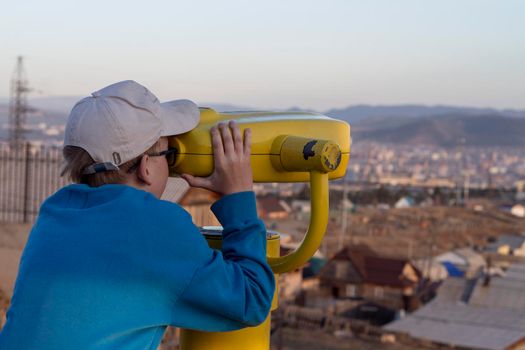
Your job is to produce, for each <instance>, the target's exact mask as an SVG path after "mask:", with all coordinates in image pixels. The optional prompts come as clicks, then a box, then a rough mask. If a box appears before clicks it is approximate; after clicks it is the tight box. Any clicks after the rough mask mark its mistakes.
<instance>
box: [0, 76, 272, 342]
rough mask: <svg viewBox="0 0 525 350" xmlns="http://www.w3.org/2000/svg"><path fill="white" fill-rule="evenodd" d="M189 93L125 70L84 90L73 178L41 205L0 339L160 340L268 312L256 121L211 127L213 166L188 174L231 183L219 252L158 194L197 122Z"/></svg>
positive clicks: (69, 134) (216, 187) (76, 118)
mask: <svg viewBox="0 0 525 350" xmlns="http://www.w3.org/2000/svg"><path fill="white" fill-rule="evenodd" d="M198 121H199V110H198V108H197V107H196V105H195V104H193V103H192V102H190V101H187V100H178V101H172V102H167V103H159V101H158V100H157V98H156V97H155V96H154V95H153V94H152V93H151V92H150V91H149V90H148V89H146V88H145V87H143V86H141V85H139V84H137V83H136V82H133V81H123V82H119V83H116V84H113V85H110V86H108V87H106V88H104V89H102V90H99V91H97V92H95V93H93V94H92V96H90V97H87V98H85V99H83V100H81V101H80V102H78V103H77V104H76V105H75V107H73V110H72V111H71V114H70V116H69V119H68V123H67V126H66V133H65V142H64V146H65V147H64V158H65V161H66V163H65V168H64V173H65V174H67V175H69V176H70V178H71V179H72V180H73V181H74V182H76V184H73V185H69V186H66V187H65V188H63V189H61V190H59V191H58V192H57V193H55V194H54V195H53V196H51V197H50V198H48V199H47V200H46V201H45V202H44V204H43V205H42V207H41V210H40V215H39V218H38V220H37V222H36V223H35V225H34V227H33V229H32V231H31V233H30V237H29V239H28V242H27V244H26V247H25V250H24V253H23V256H22V259H21V263H20V269H19V273H18V278H17V282H16V286H15V290H14V293H13V298H12V301H11V306H10V308H9V310H8V313H7V322H6V324H5V326H4V328H3V330H2V331H1V332H0V349H3V350H8V349H17V350H19V349H156V348H157V346H158V344H159V342H160V340H161V338H162V335H163V333H164V330H165V328H166V326H167V325H173V326H176V327H183V328H191V329H198V330H204V331H228V330H234V329H239V328H242V327H246V326H250V325H256V324H259V323H261V322H262V321H264V319H265V318H266V316H267V314H268V312H269V309H270V305H271V299H272V296H273V292H274V288H275V283H274V278H273V273H272V271H271V270H270V268H269V266H268V265H267V264H266V237H265V228H264V224H263V223H262V222H261V221H260V220H259V219H258V218H257V214H256V208H255V197H254V193H253V192H252V175H251V167H250V159H249V155H250V142H251V136H250V135H251V134H250V131H249V130H246V131H245V133H244V141H243V137H242V136H241V133H240V131H239V128H238V127H237V126H236V125H235V123H233V122H230V123H229V124H219V125H218V127H217V126H216V127H213V128H212V130H211V137H212V144H213V151H214V162H215V163H214V164H215V169H214V172H213V174H212V175H211V176H209V177H207V178H198V177H193V176H190V175H182V176H183V177H184V178H185V179H186V180H187V181H188V182H189V183H190V185H192V186H199V187H203V188H207V189H210V190H212V191H215V192H217V193H219V194H221V195H222V198H221V199H219V200H218V201H217V202H215V203H214V204H213V206H212V210H213V212H214V214H215V215H216V216H217V218H218V220H219V221H220V222H221V224H222V225H223V227H224V231H223V250H222V253H221V252H218V251H215V250H212V249H210V248H209V247H208V245H207V243H206V241H205V240H204V238H203V237H202V236H201V234H200V232H199V230H198V228H197V227H196V226H195V225H194V224H193V223H192V221H191V217H190V216H189V214H188V213H187V212H185V211H184V210H183V209H182V208H181V207H180V206H178V205H177V204H174V203H170V202H166V201H162V200H160V199H159V198H160V196H161V194H162V192H163V191H164V188H165V186H166V181H167V178H168V166H169V165H172V164H173V162H174V160H175V157H176V150H173V149H169V148H168V141H167V138H166V136H170V135H176V134H181V133H184V132H187V131H189V130H191V129H192V128H194V127H195V126H196V125H197V123H198Z"/></svg>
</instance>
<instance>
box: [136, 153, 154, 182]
mask: <svg viewBox="0 0 525 350" xmlns="http://www.w3.org/2000/svg"><path fill="white" fill-rule="evenodd" d="M150 160H151V159H150V157H149V156H148V155H147V154H145V155H143V156H142V158H141V159H140V165H139V167H138V169H137V177H138V178H139V180H141V181H142V182H144V183H145V184H146V185H148V186H151V184H152V182H151V180H152V179H151V169H150V165H151V162H150Z"/></svg>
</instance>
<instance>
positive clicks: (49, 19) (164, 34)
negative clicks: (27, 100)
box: [0, 0, 525, 111]
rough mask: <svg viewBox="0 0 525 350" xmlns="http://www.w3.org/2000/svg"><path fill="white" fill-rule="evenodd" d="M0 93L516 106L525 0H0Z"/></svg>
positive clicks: (259, 104)
mask: <svg viewBox="0 0 525 350" xmlns="http://www.w3.org/2000/svg"><path fill="white" fill-rule="evenodd" d="M0 9H1V10H0V98H1V97H4V98H7V97H8V96H9V82H10V79H11V77H12V75H13V71H14V68H15V64H16V58H17V56H19V55H22V56H23V57H24V64H25V71H26V75H27V78H28V80H29V82H30V84H31V86H32V87H33V88H34V89H35V92H33V93H32V95H30V97H31V96H35V97H41V96H59V95H60V96H63V95H68V96H69V95H78V96H86V95H88V94H89V93H91V92H93V91H95V90H98V89H100V88H102V87H104V86H106V85H109V84H111V83H114V82H116V81H120V80H125V79H133V80H136V81H138V82H140V83H141V84H143V85H145V86H147V87H148V88H149V89H150V90H151V91H153V92H154V93H155V94H156V95H157V96H158V97H159V98H160V99H161V100H170V99H176V98H189V99H192V100H194V101H196V102H197V103H206V102H208V103H210V102H214V103H231V104H235V105H240V106H250V107H254V108H289V107H295V106H296V107H302V108H309V109H314V110H320V111H322V110H327V109H330V108H343V107H346V106H349V105H355V104H375V105H377V104H427V105H437V104H446V105H460V106H475V107H495V108H514V109H524V108H525V1H521V0H514V1H510V0H493V1H487V0H436V1H430V0H428V1H427V0H396V1H392V0H383V1H380V0H376V1H374V0H370V1H369V0H367V1H365V0H361V1H354V0H341V1H336V0H323V1H310V0H302V1H296V0H288V1H287V0H280V1H274V0H265V1H240V0H239V1H233V0H221V1H199V0H194V1H174V0H171V1H156V0H150V1H146V2H145V1H135V0H128V1H110V0H106V1H100V0H91V1H71V0H69V1H58V0H57V1H54V0H48V1H41V0H17V1H14V0H10V1H6V0H0Z"/></svg>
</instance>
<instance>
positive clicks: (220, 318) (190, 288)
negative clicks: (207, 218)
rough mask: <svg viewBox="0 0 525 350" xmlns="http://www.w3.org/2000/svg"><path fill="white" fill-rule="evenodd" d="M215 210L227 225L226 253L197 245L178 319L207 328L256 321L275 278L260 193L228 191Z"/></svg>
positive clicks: (263, 314) (267, 302) (179, 323)
mask: <svg viewBox="0 0 525 350" xmlns="http://www.w3.org/2000/svg"><path fill="white" fill-rule="evenodd" d="M212 211H213V212H214V214H215V216H216V217H217V219H218V220H219V222H220V223H221V224H222V226H223V241H222V252H221V251H217V250H213V249H210V248H208V247H207V246H206V245H202V244H199V245H196V247H195V251H194V252H193V253H194V256H195V257H196V258H197V267H196V269H195V271H194V273H193V276H192V277H191V280H190V282H189V283H188V285H187V286H186V288H185V289H184V290H183V291H182V293H181V294H180V297H179V298H178V299H177V302H176V306H175V308H174V315H173V317H174V319H173V324H174V325H176V326H179V327H184V328H190V329H197V330H205V331H228V330H234V329H239V328H243V327H246V326H254V325H257V324H259V323H261V322H263V321H264V320H265V319H266V316H267V315H268V312H269V310H270V306H271V302H272V298H273V293H274V289H275V281H274V275H273V272H272V271H271V269H270V267H269V266H268V264H267V263H266V229H265V226H264V223H263V222H262V221H261V220H260V219H259V218H258V217H257V210H256V205H255V195H254V193H253V192H251V191H248V192H239V193H234V194H230V195H227V196H224V197H222V198H221V199H220V200H218V201H217V202H216V203H214V205H213V206H212Z"/></svg>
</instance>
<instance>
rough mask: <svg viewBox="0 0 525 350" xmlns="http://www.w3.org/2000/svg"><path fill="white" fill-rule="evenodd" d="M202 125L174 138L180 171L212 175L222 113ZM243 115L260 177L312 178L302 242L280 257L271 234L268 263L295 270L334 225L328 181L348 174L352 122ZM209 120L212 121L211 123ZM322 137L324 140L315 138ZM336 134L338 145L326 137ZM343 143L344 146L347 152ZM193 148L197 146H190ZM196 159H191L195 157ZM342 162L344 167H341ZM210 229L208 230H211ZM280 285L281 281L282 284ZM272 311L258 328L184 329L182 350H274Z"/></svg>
mask: <svg viewBox="0 0 525 350" xmlns="http://www.w3.org/2000/svg"><path fill="white" fill-rule="evenodd" d="M202 117H203V118H202V122H203V125H202V127H201V128H197V129H196V130H194V131H192V132H190V133H188V134H185V135H182V136H181V137H179V138H172V139H171V140H170V145H171V146H172V147H176V148H177V149H178V150H180V154H179V155H178V156H179V161H178V163H177V164H175V166H174V168H173V169H172V171H173V172H174V173H184V172H186V173H191V174H193V175H197V176H207V175H209V174H210V173H211V171H212V169H213V167H212V165H213V159H212V157H211V151H210V150H211V144H210V142H209V136H208V135H209V127H210V126H211V125H212V124H214V123H215V122H216V121H217V120H220V118H222V119H226V117H230V118H231V117H232V115H228V116H224V115H223V116H219V115H217V114H216V113H215V112H214V111H204V112H203V115H202ZM244 117H248V115H237V116H236V118H234V119H236V120H237V121H238V122H239V123H240V125H241V127H252V128H254V129H256V130H257V132H254V133H253V134H254V142H253V147H252V154H251V163H252V168H253V173H254V181H257V182H289V181H308V179H309V181H310V190H311V196H310V203H311V217H310V225H309V227H308V231H307V232H306V235H305V237H304V239H303V241H302V242H301V244H300V246H299V247H298V248H297V249H296V250H295V251H294V252H292V253H290V254H288V255H286V256H282V257H281V256H279V236H278V235H276V234H269V235H268V236H267V255H268V263H269V265H270V266H271V268H272V270H273V272H274V273H275V274H276V281H277V280H278V279H277V277H278V274H281V273H285V272H287V271H292V270H295V269H297V268H299V267H301V266H302V265H304V264H305V263H306V262H307V261H308V260H309V259H310V258H311V257H312V256H313V255H314V253H315V252H316V250H317V249H318V248H319V246H320V244H321V241H322V239H323V237H324V234H325V230H326V226H327V224H328V203H329V201H328V180H329V178H338V177H342V176H344V174H345V172H346V164H347V162H348V159H349V156H350V153H349V152H350V129H349V126H348V124H346V123H344V122H341V121H335V120H332V119H330V118H326V117H320V116H315V115H303V114H301V115H293V116H281V115H265V116H264V117H262V116H257V115H249V117H250V118H245V119H244ZM208 124H209V125H208ZM276 130H279V131H281V132H282V131H284V133H286V131H299V130H300V131H299V132H300V133H301V134H303V136H307V137H299V136H292V135H282V134H281V135H278V136H275V132H276ZM313 135H321V137H320V138H317V137H312V136H313ZM328 135H330V136H336V138H337V140H338V143H335V142H332V141H330V140H326V139H323V138H322V136H325V137H326V136H328ZM339 143H342V144H343V147H344V152H341V149H340V146H339ZM190 146H191V150H190ZM190 160H191V161H190ZM340 165H343V167H344V168H343V169H341V167H340ZM205 231H206V230H205ZM204 234H205V236H206V239H207V240H208V243H209V244H210V246H211V247H212V248H214V249H220V245H221V240H220V239H221V237H222V235H217V234H215V235H213V234H211V235H207V234H206V233H204ZM277 288H278V285H277ZM277 288H276V291H275V294H274V298H273V302H272V311H273V310H275V309H277V304H278V300H277ZM270 328H271V315H268V317H267V318H266V320H265V321H264V322H263V323H262V324H261V325H259V326H257V327H247V328H244V329H240V330H237V331H232V332H200V331H194V330H188V329H182V330H181V349H182V350H268V349H269V348H270Z"/></svg>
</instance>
